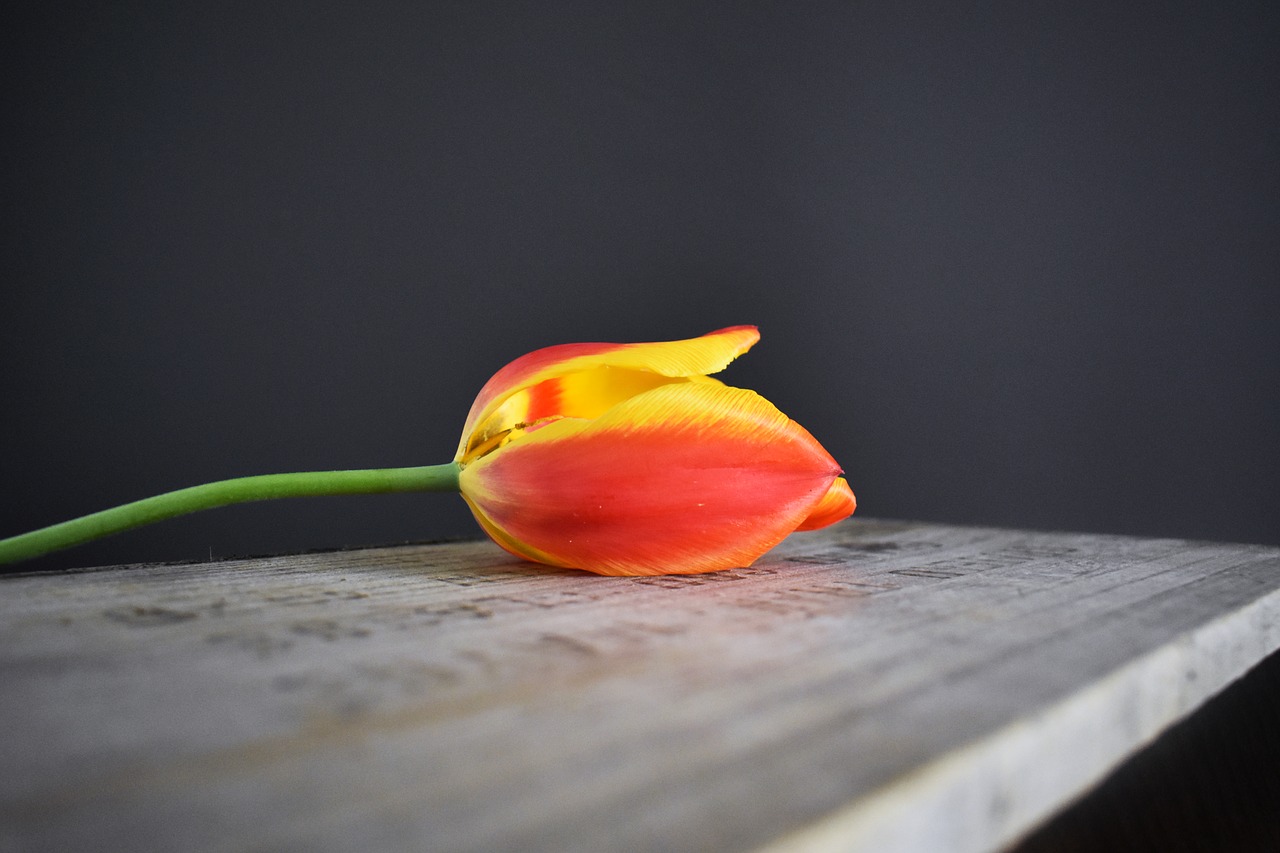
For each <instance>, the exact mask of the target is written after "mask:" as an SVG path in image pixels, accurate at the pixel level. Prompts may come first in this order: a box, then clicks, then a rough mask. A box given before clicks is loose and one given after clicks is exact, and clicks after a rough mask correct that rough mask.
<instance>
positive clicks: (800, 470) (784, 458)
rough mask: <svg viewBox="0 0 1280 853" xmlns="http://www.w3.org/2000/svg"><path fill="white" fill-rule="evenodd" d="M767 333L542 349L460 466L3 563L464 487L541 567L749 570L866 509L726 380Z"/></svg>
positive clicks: (516, 370) (27, 547) (37, 547)
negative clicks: (310, 506)
mask: <svg viewBox="0 0 1280 853" xmlns="http://www.w3.org/2000/svg"><path fill="white" fill-rule="evenodd" d="M759 339H760V333H759V332H757V331H756V328H755V327H754V326H734V327H732V328H728V329H721V330H720V331H718V332H711V333H709V334H706V335H703V336H702V337H699V338H691V339H689V340H684V341H668V342H665V343H651V344H565V345H563V346H554V347H548V348H546V349H541V350H538V351H536V352H532V353H529V354H528V355H526V356H523V357H521V358H518V359H516V360H515V361H513V362H511V363H510V364H508V365H507V366H506V367H504V368H502V369H501V370H499V371H498V372H497V373H496V374H495V375H494V377H493V378H492V379H490V380H489V381H488V383H486V384H485V386H484V388H482V389H481V390H480V395H479V396H478V397H477V398H476V401H475V403H474V404H473V405H472V407H471V412H470V414H468V415H467V422H466V426H465V428H464V429H463V431H462V440H461V441H460V442H459V444H458V452H457V454H456V455H455V456H454V459H453V461H452V462H447V463H444V464H441V465H425V466H419V467H413V468H371V469H364V470H356V471H309V472H299V473H290V474H266V475H260V476H252V477H237V478H234V479H231V480H219V481H217V482H213V483H205V484H204V485H200V486H192V487H190V488H186V489H179V490H177V491H174V492H166V493H165V494H162V495H156V496H154V497H150V498H144V499H142V500H139V501H134V502H132V503H128V504H124V505H122V506H118V507H113V508H112V509H107V510H103V511H102V512H96V513H92V514H90V515H86V516H81V517H80V518H75V519H72V520H71V521H65V522H62V523H61V524H54V525H51V526H49V527H45V528H42V529H40V530H34V531H31V532H30V533H24V534H21V535H18V536H12V537H9V538H7V539H0V563H8V562H15V561H17V560H25V559H29V558H31V557H37V556H40V555H41V554H46V553H49V552H50V551H56V550H58V549H61V548H68V547H71V546H72V545H78V544H80V543H83V542H89V541H92V540H94V539H99V538H101V537H103V536H109V535H112V534H115V533H120V532H122V531H125V530H129V529H131V528H134V527H139V526H141V525H144V524H152V523H154V522H157V521H162V520H164V519H166V518H172V517H174V516H177V515H184V514H187V513H191V512H197V511H199V510H204V509H212V508H214V507H219V506H226V505H228V504H233V503H246V502H249V501H258V500H267V499H271V498H281V497H307V496H316V495H340V494H345V495H349V494H370V493H374V492H419V491H435V492H441V491H458V492H461V493H462V497H463V498H464V499H465V500H466V501H467V503H468V504H469V505H470V507H471V511H472V513H473V514H474V515H475V517H476V520H477V521H478V522H480V526H481V527H482V528H483V529H484V531H485V532H486V533H487V534H489V536H490V538H492V539H493V541H494V542H497V543H498V544H499V545H501V546H502V547H503V548H505V549H507V550H508V551H510V552H511V553H512V554H515V555H517V556H519V557H524V558H525V559H529V560H534V561H536V562H539V563H546V564H548V565H552V566H561V567H564V568H574V569H586V570H587V571H591V572H596V573H598V574H603V575H657V574H693V573H697V572H712V571H716V570H719V569H727V568H732V567H735V566H747V565H750V564H751V563H752V562H753V561H755V560H756V559H757V558H758V557H759V556H760V555H761V554H763V553H765V552H766V551H768V550H769V549H770V548H772V547H773V546H774V545H777V544H778V543H779V542H781V541H782V539H783V538H784V537H786V536H787V535H788V534H789V533H791V532H792V531H795V530H813V529H815V528H818V527H825V526H826V525H828V524H832V523H834V522H836V521H839V520H840V519H842V518H845V517H846V516H848V515H849V514H850V513H852V512H853V510H854V507H855V501H854V497H853V492H852V491H850V490H849V484H848V483H846V482H845V480H844V478H843V477H841V476H840V474H841V471H840V466H839V465H837V464H836V461H835V460H834V459H832V458H831V454H829V453H827V451H826V450H824V449H823V448H822V445H820V444H819V443H818V442H817V441H816V440H815V439H814V437H813V436H811V435H809V433H808V432H806V431H805V430H804V428H803V427H801V426H800V425H799V424H797V423H796V422H795V421H793V420H791V419H790V418H788V417H787V416H786V415H784V414H782V412H780V411H778V410H777V408H775V407H774V405H773V404H772V403H770V402H769V401H768V400H766V399H764V398H763V397H761V396H760V395H759V394H757V393H755V392H754V391H748V390H745V389H743V388H732V387H730V386H728V385H725V384H724V383H722V382H720V381H719V380H717V379H713V378H711V375H710V374H712V373H717V372H719V371H721V370H723V369H724V368H725V367H726V366H727V365H728V364H729V362H731V361H733V360H734V359H735V358H737V357H738V356H739V355H742V353H744V352H746V351H747V350H748V349H750V348H751V346H752V345H753V344H754V343H755V342H756V341H758V340H759Z"/></svg>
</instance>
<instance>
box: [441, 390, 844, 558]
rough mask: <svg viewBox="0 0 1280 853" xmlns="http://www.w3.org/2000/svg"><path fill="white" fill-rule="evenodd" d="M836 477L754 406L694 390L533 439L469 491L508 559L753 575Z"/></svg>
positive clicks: (467, 484) (480, 467)
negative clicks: (737, 569) (749, 569)
mask: <svg viewBox="0 0 1280 853" xmlns="http://www.w3.org/2000/svg"><path fill="white" fill-rule="evenodd" d="M839 474H840V468H839V466H838V465H837V464H836V462H835V460H834V459H832V458H831V456H830V454H828V453H827V452H826V450H824V449H823V448H822V445H820V444H819V443H818V442H817V441H816V440H815V439H814V438H813V436H811V435H809V433H808V432H806V431H805V430H804V428H803V427H801V426H800V425H799V424H797V423H795V422H794V421H792V420H790V419H789V418H787V416H786V415H784V414H783V413H782V412H780V411H778V409H777V408H775V407H774V406H773V404H772V403H770V402H769V401H767V400H765V399H764V398H763V397H761V396H760V395H759V394H756V393H755V392H753V391H747V390H744V389H741V388H732V387H728V386H724V385H718V384H710V383H701V382H686V383H678V384H671V385H664V386H661V387H658V388H654V389H652V390H650V391H645V392H644V393H641V394H639V395H637V396H635V397H632V398H630V399H628V400H626V401H624V402H622V403H619V404H618V405H616V406H614V407H613V408H612V409H610V410H609V411H608V412H606V413H605V414H604V415H602V416H600V417H599V418H597V419H595V420H581V419H574V418H566V419H562V420H558V421H555V422H553V423H549V424H547V425H545V426H543V427H542V428H540V429H537V430H536V431H530V432H527V433H524V434H523V435H521V436H520V437H519V438H518V439H516V440H513V441H511V442H510V443H509V444H507V445H505V446H504V447H502V449H501V450H499V451H497V452H494V453H491V454H489V455H486V456H482V457H480V458H478V459H476V460H475V461H473V462H471V463H470V464H469V465H466V466H464V467H463V469H462V473H461V476H460V486H461V490H462V493H463V496H464V497H465V498H466V499H467V502H468V503H469V504H470V505H471V507H472V510H473V512H474V513H475V515H476V517H477V519H478V520H479V521H480V523H481V525H482V526H483V527H484V528H485V530H486V531H487V532H489V534H490V535H491V536H492V537H493V538H494V539H495V540H496V541H497V542H498V543H499V544H500V545H502V546H503V547H505V548H507V550H509V551H511V552H512V553H515V554H518V555H520V556H525V557H529V558H530V559H534V560H537V561H539V562H545V563H550V564H552V565H558V566H565V567H570V568H579V569H587V570H589V571H593V572H597V573H599V574H615V575H641V574H686V573H696V572H707V571H716V570H719V569H726V568H731V567H734V566H745V565H749V564H750V563H752V562H753V561H754V560H755V559H757V558H758V557H759V556H760V555H761V554H763V553H764V552H765V551H768V550H769V549H770V548H772V547H773V546H774V545H776V544H778V542H780V541H781V540H782V539H783V538H784V537H785V536H786V535H787V534H789V533H790V532H791V531H793V530H794V529H795V528H796V527H797V526H798V525H799V524H800V523H801V522H803V521H805V519H807V518H808V517H809V516H810V515H811V514H812V513H813V512H814V510H815V508H816V507H817V506H819V504H820V503H821V502H822V501H823V499H824V497H825V496H826V495H827V494H828V493H829V490H830V487H831V484H832V483H833V481H834V480H835V479H836V478H837V477H838V476H839Z"/></svg>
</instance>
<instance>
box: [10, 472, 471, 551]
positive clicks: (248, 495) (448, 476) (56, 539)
mask: <svg viewBox="0 0 1280 853" xmlns="http://www.w3.org/2000/svg"><path fill="white" fill-rule="evenodd" d="M457 490H458V465H457V463H456V462H446V463H445V464H443V465H424V466H422V467H419V468H370V469H366V470H363V471H306V472H300V473H296V474H263V475H260V476H256V477H237V478H235V479H232V480H218V481H217V482H214V483H205V484H204V485H202V486H191V487H190V488H186V489H178V490H177V491H176V492H165V493H164V494H162V495H156V496H155V497H151V498H143V499H142V500H140V501H134V502H133V503H127V504H124V505H122V506H118V507H113V508H112V509H104V510H102V511H101V512H95V513H92V514H90V515H84V516H81V517H80V518H75V519H72V520H71V521H64V522H62V523H61V524H54V525H51V526H49V527H43V528H41V529H39V530H33V531H31V532H30V533H23V534H21V535H18V536H12V537H10V538H8V539H0V564H3V563H16V562H18V561H19V560H27V559H30V558H32V557H39V556H40V555H41V554H48V553H49V552H50V551H57V550H59V549H61V548H70V547H71V546H73V545H81V544H83V543H85V542H92V541H93V540H94V539H101V538H102V537H104V536H111V535H112V534H114V533H122V532H124V531H125V530H132V529H133V528H135V527H141V526H143V525H144V524H153V523H155V522H157V521H163V520H164V519H166V518H173V517H174V516H178V515H186V514H188V513H192V512H199V511H200V510H202V509H213V508H215V507H220V506H227V505H229V504H240V503H249V502H251V501H266V500H273V499H275V498H304V497H319V496H322V495H368V494H378V493H385V492H456V491H457Z"/></svg>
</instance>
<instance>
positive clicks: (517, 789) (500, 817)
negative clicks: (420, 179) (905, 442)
mask: <svg viewBox="0 0 1280 853" xmlns="http://www.w3.org/2000/svg"><path fill="white" fill-rule="evenodd" d="M1278 615H1280V549H1275V548H1267V547H1261V546H1245V545H1221V544H1208V543H1199V542H1185V541H1175V540H1140V539H1130V538H1121V537H1110V536H1090V535H1066V534H1043V533H1028V532H1016V531H1007V530H993V529H979V528H966V527H947V526H939V525H931V524H913V523H896V522H884V521H875V520H866V519H860V520H851V521H849V522H845V523H843V524H841V525H838V526H837V527H836V528H834V529H832V530H830V531H824V532H821V533H813V534H800V535H796V536H793V537H791V538H790V539H789V540H788V541H787V542H785V543H784V544H783V545H782V546H781V547H780V548H778V549H776V550H775V551H774V552H773V553H772V554H770V555H768V556H767V557H765V558H764V559H763V560H761V561H760V562H759V563H757V565H756V566H755V567H754V568H750V569H741V570H736V571H730V572H721V573H718V574H713V575H703V576H691V577H657V578H631V579H627V578H602V577H596V576H592V575H586V574H581V573H576V572H566V571H556V570H547V569H541V568H537V567H534V566H532V565H529V564H524V563H520V562H517V561H514V560H512V559H510V558H508V557H507V556H506V555H505V554H503V553H502V552H501V551H499V550H498V549H497V548H496V547H494V546H492V545H490V544H488V543H459V544H446V545H426V546H407V547H397V548H385V549H374V550H362V551H350V552H339V553H324V554H312V555H303V556H286V557H276V558H268V559H252V560H239V561H226V562H216V563H206V564H194V565H160V566H130V567H116V568H106V569H100V570H91V571H84V572H72V573H59V574H48V575H27V576H15V577H8V578H3V579H0V851H28V850H31V851H41V850H51V851H52V850H88V849H97V850H116V849H130V850H156V851H172V850H183V851H205V850H207V851H222V850H286V851H294V850H296V851H339V850H341V851H346V850H389V851H398V850H405V851H410V850H413V851H417V850H432V851H437V850H439V851H452V850H512V851H514V850H520V851H529V850H535V851H536V850H545V851H561V850H593V851H595V850H711V851H714V850H746V849H758V848H769V847H774V848H777V849H787V850H792V849H798V850H806V849H814V850H818V849H828V848H838V849H866V850H876V851H884V850H910V849H914V850H941V849H946V850H987V849H998V848H1000V847H1001V846H1004V845H1006V844H1008V843H1010V842H1012V841H1014V840H1016V839H1017V838H1018V837H1019V836H1020V835H1021V834H1023V833H1025V832H1026V831H1028V830H1029V829H1030V828H1032V827H1033V826H1035V825H1036V823H1037V822H1038V821H1040V820H1042V819H1043V818H1044V817H1046V816H1047V815H1048V814H1050V813H1051V812H1052V811H1054V810H1055V809H1057V808H1059V807H1061V806H1063V805H1065V804H1066V803H1067V802H1069V801H1070V800H1071V799H1072V798H1073V797H1075V796H1077V795H1078V794H1079V793H1080V792H1082V791H1083V790H1085V789H1086V788H1087V787H1088V786H1089V785H1091V784H1092V783H1094V782H1095V781H1096V780H1098V779H1099V778H1101V777H1102V776H1103V775H1104V774H1105V773H1106V772H1107V770H1108V769H1109V768H1111V767H1113V766H1115V765H1116V764H1117V763H1118V762H1119V761H1121V760H1122V759H1123V758H1124V757H1125V756H1127V755H1128V754H1130V753H1132V752H1133V751H1134V750H1135V749H1137V748H1138V747H1140V746H1141V745H1142V744H1144V743H1145V742H1147V741H1148V740H1149V739H1151V738H1152V737H1153V736H1155V735H1156V734H1157V733H1159V732H1160V731H1161V730H1162V729H1164V728H1166V727H1167V726H1168V725H1170V724H1171V723H1172V722H1174V721H1176V720H1177V719H1179V718H1181V717H1182V716H1184V715H1185V714H1187V713H1188V712H1189V711H1191V710H1192V709H1194V708H1196V707H1197V706H1198V705H1200V704H1201V703H1202V702H1204V700H1205V699H1206V698H1208V697H1210V696H1212V695H1213V694H1214V693H1216V692H1217V691H1219V690H1220V689H1221V688H1222V687H1223V686H1224V685H1226V684H1227V683H1229V682H1230V681H1231V680H1232V679H1234V678H1237V677H1238V676H1239V675H1241V674H1242V673H1243V672H1244V671H1245V670H1246V669H1247V668H1249V667H1250V666H1251V665H1253V664H1255V663H1257V662H1259V661H1260V660H1261V659H1262V658H1263V657H1265V656H1266V655H1267V654H1269V653H1270V652H1272V651H1273V650H1275V649H1276V648H1277V647H1280V618H1278Z"/></svg>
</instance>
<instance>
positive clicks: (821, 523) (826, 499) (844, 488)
mask: <svg viewBox="0 0 1280 853" xmlns="http://www.w3.org/2000/svg"><path fill="white" fill-rule="evenodd" d="M857 508H858V501H857V498H855V497H854V496H853V489H850V488H849V484H848V483H847V482H845V479H844V477H836V481H835V482H834V483H832V484H831V488H829V489H827V493H826V494H825V495H823V496H822V500H821V501H819V502H818V505H817V506H815V507H814V508H813V510H812V511H811V512H810V513H809V517H808V518H806V519H805V520H804V521H802V522H800V526H799V527H797V528H796V530H817V529H818V528H820V527H826V526H827V525H829V524H835V523H836V522H837V521H843V520H844V519H846V518H848V517H849V516H851V515H853V511H854V510H855V509H857Z"/></svg>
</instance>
